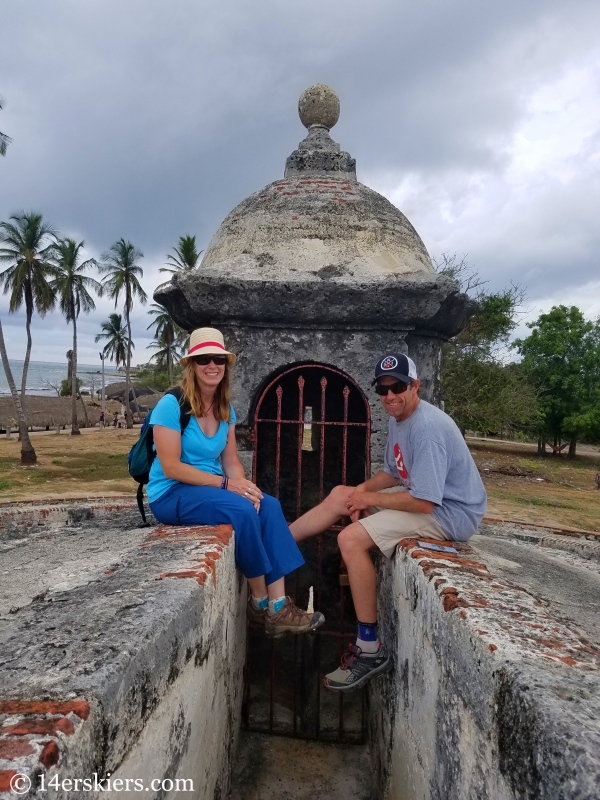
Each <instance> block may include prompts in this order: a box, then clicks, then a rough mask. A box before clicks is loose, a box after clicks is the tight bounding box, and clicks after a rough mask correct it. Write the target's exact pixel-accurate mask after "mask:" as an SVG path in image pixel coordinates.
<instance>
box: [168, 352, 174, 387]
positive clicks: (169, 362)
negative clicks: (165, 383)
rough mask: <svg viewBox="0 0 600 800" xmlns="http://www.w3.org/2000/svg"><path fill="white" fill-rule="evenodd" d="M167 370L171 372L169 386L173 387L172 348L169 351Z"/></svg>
mask: <svg viewBox="0 0 600 800" xmlns="http://www.w3.org/2000/svg"><path fill="white" fill-rule="evenodd" d="M167 369H168V371H169V386H173V353H172V352H171V346H169V348H168V350H167Z"/></svg>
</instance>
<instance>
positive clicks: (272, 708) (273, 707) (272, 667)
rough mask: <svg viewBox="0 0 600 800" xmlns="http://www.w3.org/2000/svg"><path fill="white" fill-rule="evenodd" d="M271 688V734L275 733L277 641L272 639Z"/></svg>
mask: <svg viewBox="0 0 600 800" xmlns="http://www.w3.org/2000/svg"><path fill="white" fill-rule="evenodd" d="M270 684H271V685H270V687H269V733H273V717H274V715H275V703H274V699H273V687H274V686H275V640H274V639H271V677H270Z"/></svg>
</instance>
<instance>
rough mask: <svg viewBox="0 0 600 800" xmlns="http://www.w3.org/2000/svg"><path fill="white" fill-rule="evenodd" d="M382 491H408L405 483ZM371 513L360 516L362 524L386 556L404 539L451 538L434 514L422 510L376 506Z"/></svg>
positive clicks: (371, 509)
mask: <svg viewBox="0 0 600 800" xmlns="http://www.w3.org/2000/svg"><path fill="white" fill-rule="evenodd" d="M381 491H382V492H385V493H388V494H391V493H392V492H406V491H407V489H406V488H405V487H404V486H392V487H391V488H390V489H382V490H381ZM369 511H370V514H369V516H368V517H364V518H363V519H359V522H360V524H361V525H362V526H363V528H364V529H365V530H366V532H367V533H368V534H369V536H370V537H371V539H373V541H374V542H375V544H376V545H377V547H378V548H379V549H380V550H381V552H382V553H383V555H384V556H385V557H386V558H391V557H392V556H393V555H394V550H395V549H396V545H397V544H398V542H399V541H400V540H401V539H407V538H411V539H415V538H417V537H419V536H421V537H423V538H424V539H438V540H439V541H442V542H443V541H447V540H448V536H447V535H446V533H445V532H444V529H443V528H442V526H441V525H440V523H439V522H438V521H437V520H436V518H435V517H434V516H433V514H419V513H417V512H415V511H394V510H393V509H391V508H382V507H381V506H373V507H371V508H370V509H369Z"/></svg>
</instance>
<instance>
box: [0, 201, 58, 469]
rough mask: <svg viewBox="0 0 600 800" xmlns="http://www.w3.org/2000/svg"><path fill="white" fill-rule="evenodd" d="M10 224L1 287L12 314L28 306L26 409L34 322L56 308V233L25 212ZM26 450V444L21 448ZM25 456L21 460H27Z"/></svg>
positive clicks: (1, 249) (0, 256) (1, 229)
mask: <svg viewBox="0 0 600 800" xmlns="http://www.w3.org/2000/svg"><path fill="white" fill-rule="evenodd" d="M10 220H11V221H10V222H0V264H2V263H4V264H8V265H9V266H8V267H6V269H4V270H3V271H2V272H0V285H1V286H2V290H3V292H4V294H7V293H8V292H10V303H9V307H8V310H9V311H10V313H11V314H12V313H14V312H15V311H18V310H19V309H20V308H21V306H22V305H23V304H25V329H26V331H27V349H26V350H25V362H24V364H23V375H22V376H21V406H22V407H23V408H25V387H26V386H27V372H28V370H29V359H30V357H31V319H32V317H33V312H34V311H37V312H38V314H39V315H40V316H41V317H43V316H44V315H45V313H46V312H47V311H50V310H51V309H52V308H53V307H54V304H55V297H54V292H53V291H52V288H51V286H50V283H49V278H52V277H53V276H54V275H55V271H56V270H55V267H54V265H53V263H52V254H53V250H54V239H55V238H56V231H55V230H54V228H53V227H52V226H51V225H49V224H48V223H47V222H43V220H42V215H41V214H37V213H36V212H33V211H32V212H30V213H28V214H26V213H25V212H24V211H21V212H19V213H18V214H13V215H12V216H11V217H10ZM21 442H23V439H22V432H21ZM21 446H22V447H23V443H22V445H21ZM23 457H24V456H23V453H21V458H22V459H23Z"/></svg>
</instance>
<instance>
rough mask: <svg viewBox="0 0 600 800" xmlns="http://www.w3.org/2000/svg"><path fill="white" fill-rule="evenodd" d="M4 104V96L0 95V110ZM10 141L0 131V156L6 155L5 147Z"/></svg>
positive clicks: (8, 137)
mask: <svg viewBox="0 0 600 800" xmlns="http://www.w3.org/2000/svg"><path fill="white" fill-rule="evenodd" d="M3 106H4V98H2V97H0V110H2V108H3ZM11 142H12V139H11V138H10V136H7V135H6V134H5V133H2V132H0V156H5V155H6V148H7V147H8V145H9V144H10V143H11Z"/></svg>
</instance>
